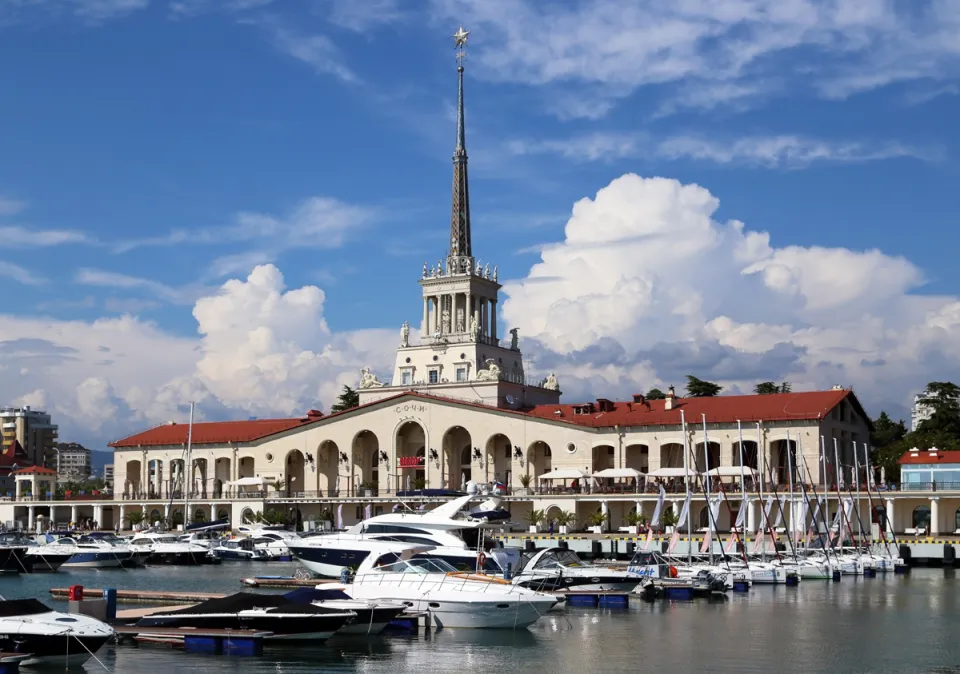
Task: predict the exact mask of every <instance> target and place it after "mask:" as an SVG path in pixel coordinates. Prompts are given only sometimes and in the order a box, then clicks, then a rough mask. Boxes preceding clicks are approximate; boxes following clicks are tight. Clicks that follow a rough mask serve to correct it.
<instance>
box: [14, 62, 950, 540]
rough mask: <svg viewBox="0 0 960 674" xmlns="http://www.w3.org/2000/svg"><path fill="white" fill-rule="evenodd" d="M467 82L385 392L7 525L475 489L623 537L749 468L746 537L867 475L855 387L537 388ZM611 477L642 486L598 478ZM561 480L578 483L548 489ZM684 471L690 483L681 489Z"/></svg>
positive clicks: (236, 437) (39, 488) (302, 510)
mask: <svg viewBox="0 0 960 674" xmlns="http://www.w3.org/2000/svg"><path fill="white" fill-rule="evenodd" d="M457 72H458V90H459V95H458V106H457V111H458V114H457V128H456V136H457V138H456V145H455V151H454V155H453V195H452V209H451V219H450V231H449V239H448V243H449V247H448V249H447V251H446V255H445V257H443V258H441V259H440V260H439V262H438V263H437V264H436V265H433V264H426V263H425V264H424V265H423V267H422V269H420V270H417V271H418V272H419V273H418V274H416V275H417V276H418V277H419V278H416V279H413V278H412V279H411V282H413V281H414V280H416V281H417V282H418V283H419V286H420V288H421V296H422V300H423V303H422V307H419V308H418V310H417V312H416V314H417V319H418V320H420V331H419V333H420V334H419V338H416V339H415V338H414V337H413V336H412V335H411V330H410V327H409V325H410V322H409V321H407V322H405V323H404V324H403V326H402V327H401V329H400V339H399V344H398V347H397V352H396V360H395V365H394V368H393V371H392V372H391V373H390V374H389V376H383V379H382V380H381V378H380V376H378V374H377V373H375V372H373V371H372V370H371V369H370V368H364V369H363V371H362V372H361V373H360V382H359V395H360V405H359V406H358V407H356V408H353V409H348V410H345V411H343V412H339V413H336V414H324V413H322V412H319V411H316V410H311V411H309V412H307V413H306V414H305V415H303V416H299V417H292V418H282V419H260V420H248V421H227V422H202V423H195V424H193V426H192V429H191V428H190V427H189V426H188V424H184V423H173V422H171V423H168V424H164V425H162V426H159V427H156V428H153V429H150V430H146V431H144V432H142V433H138V434H136V435H133V436H130V437H128V438H124V439H122V440H119V441H117V442H115V443H112V447H113V448H114V462H113V495H112V497H111V498H109V499H107V498H98V497H96V495H94V496H89V495H88V496H87V500H86V501H83V500H76V499H75V500H72V501H61V502H56V501H50V500H49V499H47V500H45V499H44V498H43V496H44V494H45V491H44V489H45V488H44V486H43V483H42V480H43V479H45V478H44V477H43V476H42V475H41V474H40V473H38V472H37V471H33V472H27V473H22V474H16V473H15V474H14V478H15V481H16V497H15V500H13V501H11V502H8V503H0V519H3V520H4V521H8V520H16V521H19V522H21V523H26V524H28V525H29V524H31V523H33V522H35V518H36V517H37V516H38V515H43V516H44V517H47V518H49V521H52V522H62V521H78V520H79V519H81V518H83V517H87V518H92V519H93V520H95V521H98V522H100V523H102V524H104V525H105V526H114V525H115V524H123V523H125V521H126V516H127V514H128V513H131V512H143V513H144V515H145V517H146V519H147V521H151V522H152V521H155V520H158V519H164V518H167V519H173V520H176V519H179V518H178V517H177V515H178V513H179V515H180V516H181V517H184V519H187V520H189V521H196V520H201V519H215V518H224V517H226V518H230V519H231V520H232V521H233V522H234V523H235V524H240V523H241V522H243V521H244V520H246V519H250V518H251V517H254V516H255V514H256V513H257V512H264V511H267V510H274V511H276V512H280V513H281V514H283V515H284V516H288V517H290V518H296V519H297V520H303V519H310V518H314V517H319V516H321V515H322V514H323V513H325V512H328V511H330V510H335V511H336V512H338V513H341V512H342V522H343V524H350V523H352V522H355V521H357V520H358V519H360V518H361V517H363V515H364V513H365V512H366V508H367V507H370V508H371V509H372V512H374V513H376V512H379V511H381V510H383V509H389V508H392V507H393V506H394V505H395V504H398V503H400V502H407V501H409V500H411V499H412V500H418V501H420V502H425V503H429V502H431V501H433V502H436V501H438V500H441V499H444V498H447V497H448V496H447V494H450V493H453V492H456V491H460V490H462V489H464V488H470V487H472V486H473V485H480V486H481V490H482V488H483V487H482V486H483V485H487V486H488V487H491V488H492V487H494V486H497V488H499V487H500V485H502V486H503V488H504V489H505V490H506V497H505V504H506V506H507V507H508V508H509V509H510V510H511V514H512V519H513V520H514V521H522V520H523V519H524V518H525V517H526V516H527V515H529V514H530V513H531V512H534V511H537V510H543V511H546V512H547V513H548V516H549V515H550V514H551V513H556V512H558V511H561V510H562V511H568V512H572V513H573V514H574V515H575V517H576V518H577V520H578V521H579V522H580V523H581V524H582V523H583V521H584V519H585V518H586V517H587V516H588V515H590V514H592V513H597V512H606V514H608V515H609V519H608V521H609V526H610V527H611V528H612V529H614V530H615V529H616V528H618V527H619V526H620V525H621V524H622V523H623V522H624V521H625V520H626V517H627V515H628V514H629V513H630V512H631V511H639V512H641V513H645V514H647V515H648V516H649V515H651V514H652V512H653V510H654V508H655V507H656V503H657V500H658V495H659V492H660V486H663V487H664V489H665V490H666V491H667V493H668V501H669V503H668V506H669V507H670V508H671V509H672V510H673V511H674V512H678V511H679V510H680V508H681V505H682V502H683V501H684V500H685V492H686V488H687V484H685V483H689V485H690V488H691V490H692V492H693V510H692V511H691V512H695V514H694V518H695V521H701V520H702V518H703V517H704V513H705V510H706V502H707V499H706V495H705V493H703V492H702V491H701V489H702V488H703V487H704V486H705V485H706V484H709V482H712V478H710V477H709V476H707V477H706V479H704V477H702V476H703V475H704V474H708V473H709V471H710V470H715V469H717V468H718V467H719V468H723V469H726V471H725V476H724V477H722V478H718V479H720V480H721V482H725V483H726V484H727V487H728V488H729V490H730V493H731V494H733V496H734V499H735V500H736V499H737V498H739V496H740V494H739V490H740V487H739V486H738V483H739V482H740V480H739V475H740V471H739V468H740V466H741V465H742V466H743V469H744V470H743V474H744V475H754V476H755V477H754V478H753V479H752V480H751V482H750V486H749V489H748V493H747V496H746V498H744V499H741V500H740V501H737V503H740V505H736V506H735V507H737V508H739V507H744V506H745V507H747V508H748V511H747V514H746V521H747V526H748V527H749V528H750V529H751V530H752V531H756V529H757V527H758V526H760V524H759V517H758V512H759V511H760V510H761V508H759V498H758V496H759V494H758V489H757V487H758V484H757V481H758V479H759V477H760V476H763V478H762V479H763V480H765V482H766V488H767V490H768V491H767V495H769V493H770V490H775V489H777V487H778V485H779V486H780V487H783V488H784V491H786V490H787V489H788V488H787V487H786V486H785V485H787V484H788V483H791V482H792V483H800V482H802V483H804V484H806V485H810V486H811V487H814V486H815V488H816V489H818V490H819V493H820V494H822V493H823V492H824V491H825V490H826V489H827V488H829V489H830V490H836V489H838V488H847V489H849V488H850V487H851V485H852V484H853V483H854V482H857V479H858V478H859V477H861V476H865V475H866V472H867V471H865V466H864V464H865V463H866V461H867V457H868V456H869V448H868V446H867V443H868V442H869V435H870V428H871V425H870V421H869V417H868V415H867V414H866V413H865V411H864V410H863V408H862V406H861V405H860V403H859V401H858V400H857V398H856V396H855V395H854V393H853V391H852V390H849V389H843V388H835V389H833V390H829V391H813V392H798V393H781V394H771V395H748V396H719V397H710V398H681V397H678V396H676V395H674V392H673V390H672V389H671V390H670V393H669V394H668V396H667V397H666V399H663V400H647V399H645V398H644V397H643V396H642V395H635V396H633V397H632V398H631V399H630V400H624V401H613V400H610V399H605V398H599V399H596V400H592V401H586V402H579V403H574V404H562V403H561V402H560V397H561V385H560V382H559V381H558V379H557V377H556V376H555V375H554V374H552V373H546V374H545V376H541V377H536V376H531V375H530V374H529V373H528V372H527V371H526V369H525V367H524V361H523V354H522V353H521V352H520V348H519V340H518V328H517V327H516V326H513V327H510V328H509V329H508V330H502V329H501V326H500V325H499V319H498V311H497V307H498V305H499V290H500V285H499V281H498V277H499V274H498V269H497V267H496V266H493V267H492V268H490V266H489V265H488V264H485V263H481V262H480V261H478V259H477V258H476V257H475V256H474V250H473V247H472V241H471V226H470V207H469V185H468V180H467V153H466V139H465V132H464V90H463V78H464V70H463V67H462V65H460V66H459V67H458V70H457ZM438 238H439V236H438ZM505 335H509V337H504V336H505ZM637 388H638V389H639V388H641V387H640V386H639V383H638V387H637ZM54 428H55V427H54ZM188 435H189V436H190V437H191V443H190V445H189V447H188V444H187V438H188ZM610 468H615V469H620V470H621V472H623V473H624V474H626V475H630V476H632V477H630V478H629V479H627V480H625V481H624V480H609V479H606V478H601V479H595V478H593V477H590V476H592V475H593V474H595V473H599V472H600V471H604V470H606V469H610ZM558 470H562V471H564V472H563V473H562V474H563V475H565V476H569V475H580V476H581V479H570V478H569V477H564V478H563V479H557V478H553V477H551V473H555V472H556V471H558ZM684 470H686V471H688V473H689V475H688V477H687V480H684V478H683V477H680V478H679V479H678V478H677V477H676V476H677V474H678V471H680V473H679V474H680V475H681V476H682V475H683V474H684V472H683V471H684ZM753 471H756V472H753ZM665 476H666V477H665ZM791 477H792V480H791ZM471 483H473V485H471ZM744 489H747V486H746V484H744ZM934 497H936V498H939V496H937V495H935V496H934ZM930 498H932V497H930V496H929V495H928V494H926V493H925V492H918V493H911V494H909V495H906V494H888V495H885V496H884V501H883V503H884V506H883V507H884V508H886V512H887V513H888V515H889V517H890V519H891V521H892V522H893V523H894V526H895V527H899V528H902V526H903V525H904V524H905V523H907V522H908V521H910V517H911V513H914V512H915V511H916V508H918V507H921V506H923V503H925V502H926V503H928V502H929V499H930ZM904 499H906V500H904ZM914 501H918V502H919V503H920V505H917V504H916V503H914ZM923 507H925V506H923ZM958 507H960V495H958ZM833 508H834V509H835V508H836V502H834V504H833ZM944 512H945V511H944ZM736 517H737V511H733V512H730V511H728V510H726V509H723V510H721V514H720V516H719V520H720V521H719V522H718V523H719V525H720V527H721V528H723V527H727V528H728V527H729V526H730V525H731V523H732V521H733V519H734V518H736ZM785 519H786V520H787V521H790V520H791V517H790V513H787V515H786V517H785ZM797 526H798V527H799V526H800V525H799V524H798V525H797Z"/></svg>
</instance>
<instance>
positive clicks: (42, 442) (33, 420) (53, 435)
mask: <svg viewBox="0 0 960 674" xmlns="http://www.w3.org/2000/svg"><path fill="white" fill-rule="evenodd" d="M0 433H2V435H0V437H2V444H3V447H2V449H3V450H7V449H8V448H10V447H11V446H12V445H13V442H14V441H17V442H19V443H20V446H21V447H23V449H24V451H25V452H26V454H27V459H28V460H29V461H30V462H31V463H32V464H34V465H38V466H48V467H49V466H54V465H56V460H57V453H56V451H55V449H54V448H55V447H56V444H57V425H56V424H55V423H53V420H52V419H51V417H50V415H49V414H47V413H46V412H43V411H40V410H33V409H30V407H29V406H25V407H3V408H0Z"/></svg>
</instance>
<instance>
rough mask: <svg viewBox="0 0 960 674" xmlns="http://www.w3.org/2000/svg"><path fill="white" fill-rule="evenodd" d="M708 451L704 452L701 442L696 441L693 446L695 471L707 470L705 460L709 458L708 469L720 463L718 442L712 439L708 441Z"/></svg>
mask: <svg viewBox="0 0 960 674" xmlns="http://www.w3.org/2000/svg"><path fill="white" fill-rule="evenodd" d="M708 443H709V445H708V451H707V453H706V454H704V451H703V442H702V441H701V442H698V443H697V444H696V445H695V446H694V451H693V456H694V459H696V466H697V467H696V471H697V472H698V473H703V472H705V471H706V470H707V461H708V459H709V463H710V466H709V468H710V470H713V469H714V468H716V467H717V466H719V465H720V443H719V442H715V441H713V440H709V441H708Z"/></svg>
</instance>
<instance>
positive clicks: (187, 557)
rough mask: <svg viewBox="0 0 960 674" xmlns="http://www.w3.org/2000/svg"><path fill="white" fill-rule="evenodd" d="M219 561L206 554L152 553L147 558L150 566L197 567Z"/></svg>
mask: <svg viewBox="0 0 960 674" xmlns="http://www.w3.org/2000/svg"><path fill="white" fill-rule="evenodd" d="M217 561H219V559H218V558H216V557H213V556H211V555H210V554H209V551H207V552H202V553H201V552H154V553H153V554H152V555H150V557H148V558H147V564H150V565H151V566H199V565H201V564H214V563H216V562H217Z"/></svg>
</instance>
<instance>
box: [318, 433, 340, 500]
mask: <svg viewBox="0 0 960 674" xmlns="http://www.w3.org/2000/svg"><path fill="white" fill-rule="evenodd" d="M313 468H314V470H316V472H317V481H316V485H317V491H318V492H320V493H321V494H326V495H327V496H333V495H335V494H336V493H337V491H338V486H339V479H338V477H339V474H340V447H339V446H338V445H337V443H336V442H334V441H333V440H324V441H323V442H321V443H320V444H319V445H317V455H316V458H315V459H314V466H313Z"/></svg>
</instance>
